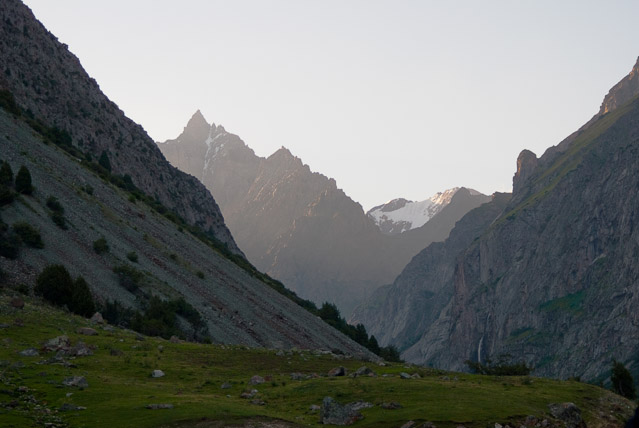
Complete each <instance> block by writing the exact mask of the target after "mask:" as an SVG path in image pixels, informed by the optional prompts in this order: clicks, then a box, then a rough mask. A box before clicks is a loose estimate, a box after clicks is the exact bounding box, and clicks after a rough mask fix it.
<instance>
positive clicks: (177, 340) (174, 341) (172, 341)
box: [169, 336, 180, 343]
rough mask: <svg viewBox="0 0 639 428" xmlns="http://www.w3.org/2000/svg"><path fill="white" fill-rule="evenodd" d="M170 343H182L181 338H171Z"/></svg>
mask: <svg viewBox="0 0 639 428" xmlns="http://www.w3.org/2000/svg"><path fill="white" fill-rule="evenodd" d="M169 342H171V343H180V338H179V337H177V336H171V338H170V339H169Z"/></svg>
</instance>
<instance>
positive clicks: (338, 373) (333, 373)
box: [328, 366, 346, 377]
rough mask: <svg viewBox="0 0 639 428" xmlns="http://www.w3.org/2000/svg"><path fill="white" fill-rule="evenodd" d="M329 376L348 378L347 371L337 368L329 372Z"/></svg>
mask: <svg viewBox="0 0 639 428" xmlns="http://www.w3.org/2000/svg"><path fill="white" fill-rule="evenodd" d="M328 375H329V376H331V377H333V376H346V369H345V368H344V367H341V366H340V367H335V368H332V369H330V370H329V371H328Z"/></svg>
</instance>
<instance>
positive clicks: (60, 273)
mask: <svg viewBox="0 0 639 428" xmlns="http://www.w3.org/2000/svg"><path fill="white" fill-rule="evenodd" d="M34 292H35V294H37V295H39V296H42V297H44V298H45V299H46V300H48V301H49V302H51V303H53V304H55V305H58V306H62V305H64V304H66V303H67V302H68V300H69V297H70V296H71V294H72V292H73V280H72V279H71V275H70V274H69V271H68V270H67V269H66V268H65V267H64V266H62V265H49V266H47V267H45V268H44V270H43V271H42V272H41V273H40V275H38V278H37V279H36V286H35V288H34Z"/></svg>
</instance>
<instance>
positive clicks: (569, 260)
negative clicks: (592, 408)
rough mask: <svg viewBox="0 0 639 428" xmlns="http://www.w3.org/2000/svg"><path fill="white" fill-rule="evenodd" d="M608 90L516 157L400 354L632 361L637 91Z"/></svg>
mask: <svg viewBox="0 0 639 428" xmlns="http://www.w3.org/2000/svg"><path fill="white" fill-rule="evenodd" d="M631 75H632V76H629V77H628V78H626V79H624V80H623V81H622V82H625V81H630V80H631V79H634V76H635V75H636V70H635V69H633V72H632V73H631ZM625 96H631V95H627V94H626V95H624V97H625ZM617 99H618V102H617V104H616V105H617V106H618V107H617V108H616V109H612V110H609V111H608V112H607V113H606V114H605V115H600V116H595V118H593V120H592V121H591V122H590V123H589V124H588V125H587V126H585V127H583V128H582V129H581V130H580V131H579V132H578V133H576V134H574V135H573V137H572V139H571V140H565V141H564V142H562V143H561V144H562V145H563V147H561V148H559V149H556V150H549V151H547V152H546V154H544V156H542V157H541V158H540V159H539V162H538V165H537V167H536V168H534V169H533V168H523V169H524V170H526V169H527V170H528V173H526V174H523V175H527V176H528V177H527V178H526V179H525V180H523V181H522V182H521V183H520V184H519V185H518V186H516V191H515V192H514V194H513V196H512V199H511V201H510V202H509V203H508V204H507V206H506V207H505V209H504V210H503V213H502V214H501V215H500V217H499V218H498V219H497V220H496V221H495V222H493V223H492V224H491V225H490V226H489V227H487V228H485V229H484V230H483V231H482V232H481V234H480V235H479V237H478V238H477V239H475V240H473V241H472V242H471V243H470V245H468V246H467V247H466V248H465V249H464V250H463V251H462V252H461V253H460V254H459V256H458V257H457V259H456V261H455V263H454V269H453V275H452V281H451V283H450V284H449V285H446V284H445V283H442V284H441V286H442V287H446V286H447V287H452V293H451V296H452V297H451V299H450V300H449V301H448V303H447V304H446V306H445V307H444V309H443V310H442V312H441V313H440V315H439V317H438V318H437V319H436V320H434V322H432V324H431V326H430V327H429V328H427V329H426V330H425V332H423V334H422V336H421V337H420V338H419V340H417V342H416V343H415V344H414V345H413V346H411V347H410V348H409V349H407V350H405V351H404V353H403V354H402V355H403V356H404V357H405V358H407V359H408V360H410V361H412V362H416V363H423V364H428V365H433V366H436V367H441V368H446V369H454V370H461V369H464V368H465V364H464V361H466V360H468V359H470V360H480V361H484V360H485V359H487V358H494V357H497V356H499V355H501V354H510V355H512V357H513V358H514V360H515V361H522V360H523V361H525V362H526V363H528V364H529V365H532V366H533V367H534V370H535V371H534V373H535V374H537V375H548V376H556V377H563V378H566V377H570V376H580V377H581V378H582V379H585V380H604V379H607V378H608V376H609V370H610V368H609V366H610V363H611V360H612V358H615V359H617V360H618V361H622V362H624V363H625V364H627V365H628V366H629V367H631V371H633V372H634V373H637V370H638V369H639V359H638V357H637V356H638V355H639V329H637V326H638V325H639V315H638V314H639V312H638V311H637V310H636V308H637V305H639V268H638V266H637V264H636V263H635V262H634V258H635V255H637V254H639V228H638V227H637V219H638V218H639V206H638V205H637V204H636V203H635V198H634V195H635V193H636V189H637V188H639V100H638V99H637V97H634V98H632V99H630V100H627V101H626V102H621V101H619V98H617ZM610 105H611V106H612V105H613V104H610ZM619 105H622V106H621V107H619ZM530 159H532V157H530ZM524 163H525V162H524Z"/></svg>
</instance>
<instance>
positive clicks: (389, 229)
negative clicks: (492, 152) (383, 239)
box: [366, 187, 489, 235]
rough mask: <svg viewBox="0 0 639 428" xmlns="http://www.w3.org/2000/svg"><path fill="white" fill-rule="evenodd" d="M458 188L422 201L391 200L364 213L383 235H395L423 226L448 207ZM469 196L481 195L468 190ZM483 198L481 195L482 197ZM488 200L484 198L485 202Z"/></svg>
mask: <svg viewBox="0 0 639 428" xmlns="http://www.w3.org/2000/svg"><path fill="white" fill-rule="evenodd" d="M458 190H459V187H454V188H452V189H448V190H445V191H443V192H438V193H436V194H434V195H433V196H431V197H430V198H428V199H425V200H423V201H409V200H407V199H404V198H397V199H393V200H391V201H389V202H387V203H385V204H382V205H377V206H375V207H373V208H371V209H370V210H368V211H367V212H366V215H367V216H368V217H369V218H370V219H371V220H373V222H374V223H375V224H376V225H377V227H379V229H380V230H381V231H382V233H384V234H385V235H397V234H400V233H403V232H406V231H408V230H412V229H417V228H418V227H422V226H423V225H425V224H426V223H427V222H428V221H429V220H430V219H432V218H433V217H434V216H435V215H436V214H437V213H439V212H440V211H441V210H442V209H443V208H444V207H445V206H446V205H448V204H449V203H450V201H451V199H452V197H453V195H454V194H455V193H457V191H458ZM469 191H470V194H471V195H477V196H479V195H481V193H479V192H477V191H476V190H472V189H469ZM482 196H483V195H482ZM488 200H489V198H488V197H487V196H486V201H488Z"/></svg>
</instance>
